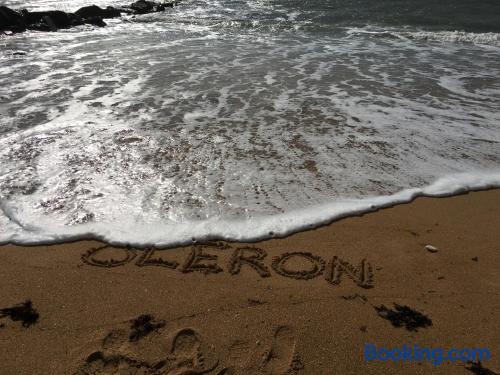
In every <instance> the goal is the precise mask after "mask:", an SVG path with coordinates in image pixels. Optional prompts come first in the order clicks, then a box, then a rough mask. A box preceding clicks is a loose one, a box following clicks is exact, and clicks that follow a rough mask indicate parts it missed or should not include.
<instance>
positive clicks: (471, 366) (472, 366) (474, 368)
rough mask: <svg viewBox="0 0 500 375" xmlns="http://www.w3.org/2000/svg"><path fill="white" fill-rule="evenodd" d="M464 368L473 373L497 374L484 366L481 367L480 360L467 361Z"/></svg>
mask: <svg viewBox="0 0 500 375" xmlns="http://www.w3.org/2000/svg"><path fill="white" fill-rule="evenodd" d="M465 369H466V370H469V371H470V372H472V373H474V374H475V375H498V374H497V373H496V372H493V371H491V370H489V369H487V368H486V367H483V365H482V363H481V361H479V362H472V361H469V362H467V366H465Z"/></svg>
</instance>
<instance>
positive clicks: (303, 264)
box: [81, 242, 374, 289]
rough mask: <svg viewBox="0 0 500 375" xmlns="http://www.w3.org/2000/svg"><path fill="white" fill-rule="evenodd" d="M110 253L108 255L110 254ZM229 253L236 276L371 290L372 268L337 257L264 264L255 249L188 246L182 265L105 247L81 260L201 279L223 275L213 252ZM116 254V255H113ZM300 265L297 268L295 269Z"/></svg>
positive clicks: (156, 253)
mask: <svg viewBox="0 0 500 375" xmlns="http://www.w3.org/2000/svg"><path fill="white" fill-rule="evenodd" d="M110 250H111V251H110ZM218 250H219V251H220V250H222V251H225V252H229V251H231V256H230V259H229V261H227V262H226V264H225V266H226V271H227V272H229V274H231V275H233V276H236V275H239V274H240V271H241V269H242V268H243V267H248V268H250V269H252V270H254V271H255V272H256V273H257V274H258V275H259V276H260V277H262V278H267V277H272V276H273V275H279V276H282V277H287V278H292V279H296V280H311V279H315V278H318V277H320V276H323V277H324V279H325V280H326V281H327V282H328V283H329V284H331V285H338V284H340V283H341V282H342V279H343V276H344V275H345V276H346V277H348V278H349V279H351V280H352V281H354V283H355V284H356V285H357V286H359V287H361V288H365V289H368V288H372V287H373V286H374V273H373V267H372V265H371V264H370V263H369V262H368V260H367V259H361V261H359V262H358V263H357V264H353V263H350V262H348V261H345V260H343V259H340V258H339V257H337V256H332V258H331V259H329V260H328V261H327V260H325V259H323V258H322V257H320V256H317V255H314V254H312V253H310V252H305V251H297V252H284V253H282V254H281V255H278V256H275V257H273V258H272V260H271V261H270V262H269V261H266V258H267V256H268V254H267V252H266V250H264V249H262V248H258V247H249V246H244V247H233V246H230V245H227V244H224V243H222V242H215V243H209V244H205V245H194V246H192V247H191V248H190V249H189V251H188V252H187V254H186V255H185V257H184V259H183V260H182V261H179V260H176V259H172V257H170V258H169V254H172V251H170V250H165V249H163V250H161V249H155V248H150V249H144V250H139V249H132V248H112V247H110V246H108V245H104V246H100V247H95V248H92V249H90V250H88V251H86V252H85V253H84V254H83V255H82V257H81V259H82V261H83V262H84V263H85V264H87V265H90V266H94V267H102V268H114V267H121V266H125V265H126V264H132V265H135V266H137V267H149V266H153V267H154V266H156V267H164V268H168V269H171V270H176V271H179V272H182V273H192V272H201V273H203V274H205V275H209V274H217V273H220V272H224V269H223V268H222V266H223V264H221V262H220V260H219V256H218V255H216V254H214V251H218ZM117 252H118V253H120V254H117ZM297 262H300V266H297Z"/></svg>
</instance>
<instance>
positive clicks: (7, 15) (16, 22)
mask: <svg viewBox="0 0 500 375" xmlns="http://www.w3.org/2000/svg"><path fill="white" fill-rule="evenodd" d="M0 30H12V31H15V32H21V31H24V30H26V21H25V19H24V17H23V15H22V14H21V13H20V12H17V11H15V10H13V9H10V8H7V7H6V6H0Z"/></svg>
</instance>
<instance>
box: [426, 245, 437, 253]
mask: <svg viewBox="0 0 500 375" xmlns="http://www.w3.org/2000/svg"><path fill="white" fill-rule="evenodd" d="M425 250H427V251H428V252H430V253H437V252H438V248H437V247H435V246H432V245H425Z"/></svg>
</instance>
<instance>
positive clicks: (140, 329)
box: [129, 315, 165, 341]
mask: <svg viewBox="0 0 500 375" xmlns="http://www.w3.org/2000/svg"><path fill="white" fill-rule="evenodd" d="M164 326H165V322H164V321H163V320H160V321H156V320H155V319H154V317H153V316H152V315H141V316H139V317H138V318H136V319H134V320H132V325H131V327H130V328H131V329H132V332H131V333H130V336H129V340H130V341H139V340H140V339H142V338H143V337H144V336H146V335H148V334H149V333H151V332H153V331H156V330H158V329H160V328H162V327H164Z"/></svg>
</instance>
